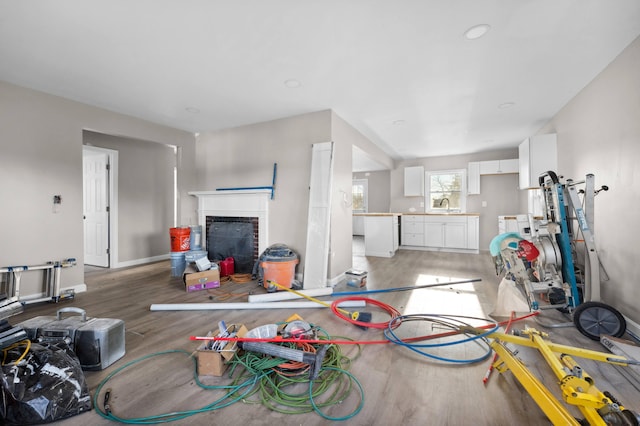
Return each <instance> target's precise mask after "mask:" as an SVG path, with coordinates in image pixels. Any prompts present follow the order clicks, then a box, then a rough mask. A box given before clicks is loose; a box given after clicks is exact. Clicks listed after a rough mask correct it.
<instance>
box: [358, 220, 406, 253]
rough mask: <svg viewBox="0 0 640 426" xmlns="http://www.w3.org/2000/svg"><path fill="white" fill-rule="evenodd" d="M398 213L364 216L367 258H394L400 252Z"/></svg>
mask: <svg viewBox="0 0 640 426" xmlns="http://www.w3.org/2000/svg"><path fill="white" fill-rule="evenodd" d="M398 217H399V214H397V213H379V214H375V213H370V214H366V215H364V254H365V256H378V257H393V256H394V255H395V254H396V251H397V250H398V245H399V241H398V238H399V235H398Z"/></svg>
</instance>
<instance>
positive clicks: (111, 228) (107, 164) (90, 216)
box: [82, 145, 118, 268]
mask: <svg viewBox="0 0 640 426" xmlns="http://www.w3.org/2000/svg"><path fill="white" fill-rule="evenodd" d="M117 165H118V151H115V150H111V149H106V148H98V147H93V146H86V145H85V146H83V147H82V187H83V202H82V210H83V212H82V214H83V223H84V263H85V265H91V266H98V267H102V268H109V267H110V266H111V264H112V259H117V256H115V255H114V254H115V253H114V250H115V248H116V247H118V244H117V235H118V233H117V227H118V221H117V217H118V214H117V213H118V210H117V202H116V200H117V184H116V183H117V171H118V167H117Z"/></svg>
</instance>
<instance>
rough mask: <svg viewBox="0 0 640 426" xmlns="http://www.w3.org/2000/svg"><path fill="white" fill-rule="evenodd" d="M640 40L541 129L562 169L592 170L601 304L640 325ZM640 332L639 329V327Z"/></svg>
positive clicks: (575, 173) (579, 174)
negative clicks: (554, 142)
mask: <svg viewBox="0 0 640 426" xmlns="http://www.w3.org/2000/svg"><path fill="white" fill-rule="evenodd" d="M638 76H640V38H639V39H636V40H635V41H634V42H633V43H632V44H631V45H630V46H629V47H628V48H627V49H626V50H625V51H623V52H622V53H621V54H620V55H619V56H618V58H616V59H615V60H614V61H613V62H612V63H611V64H610V65H609V66H608V67H607V68H606V69H605V70H604V71H603V72H602V73H601V74H600V75H598V77H596V78H595V79H594V80H593V81H592V82H591V83H590V84H589V85H588V86H587V87H585V88H584V90H582V92H580V93H579V94H578V95H577V96H576V97H575V98H574V99H572V100H571V101H570V102H569V103H568V104H567V105H566V106H565V107H564V108H563V109H562V110H561V111H560V112H559V113H558V114H556V116H555V117H553V119H552V120H551V122H550V123H549V124H548V125H547V126H545V127H544V128H543V129H542V130H541V131H540V133H549V132H556V133H557V134H558V174H559V175H563V176H565V178H573V179H574V180H581V179H584V176H585V175H586V174H587V173H593V174H594V175H595V182H596V186H600V185H607V186H609V188H610V189H609V191H608V192H601V193H600V194H599V195H598V196H597V197H596V198H595V215H594V216H595V217H594V219H595V223H594V227H595V237H596V247H597V249H598V251H599V255H600V260H601V262H602V265H603V266H604V268H605V269H606V271H607V273H608V274H609V276H610V278H611V279H610V281H609V282H605V283H603V285H602V299H603V301H604V302H606V303H608V304H610V305H612V306H613V307H615V308H617V309H618V310H620V311H621V312H622V313H623V314H624V315H626V316H628V317H629V318H631V319H632V320H633V321H634V322H635V323H640V308H639V303H640V284H639V283H638V277H640V262H638V257H639V256H640V245H639V244H638V240H639V237H640V232H638V231H637V223H636V221H637V220H638V219H637V217H638V211H639V210H640V168H639V167H638V160H639V159H640V78H639V77H638ZM636 331H637V330H636Z"/></svg>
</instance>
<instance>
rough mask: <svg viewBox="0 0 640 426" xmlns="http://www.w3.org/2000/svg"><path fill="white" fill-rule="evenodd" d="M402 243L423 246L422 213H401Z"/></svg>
mask: <svg viewBox="0 0 640 426" xmlns="http://www.w3.org/2000/svg"><path fill="white" fill-rule="evenodd" d="M401 224H402V226H401V228H402V245H406V246H424V215H405V214H403V215H402V218H401Z"/></svg>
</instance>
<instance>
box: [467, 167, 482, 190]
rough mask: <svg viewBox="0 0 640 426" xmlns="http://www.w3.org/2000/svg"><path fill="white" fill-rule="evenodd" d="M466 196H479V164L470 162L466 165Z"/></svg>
mask: <svg viewBox="0 0 640 426" xmlns="http://www.w3.org/2000/svg"><path fill="white" fill-rule="evenodd" d="M467 194H469V195H477V194H480V162H479V161H471V162H469V164H468V165H467Z"/></svg>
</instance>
